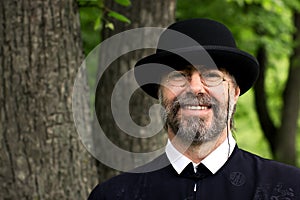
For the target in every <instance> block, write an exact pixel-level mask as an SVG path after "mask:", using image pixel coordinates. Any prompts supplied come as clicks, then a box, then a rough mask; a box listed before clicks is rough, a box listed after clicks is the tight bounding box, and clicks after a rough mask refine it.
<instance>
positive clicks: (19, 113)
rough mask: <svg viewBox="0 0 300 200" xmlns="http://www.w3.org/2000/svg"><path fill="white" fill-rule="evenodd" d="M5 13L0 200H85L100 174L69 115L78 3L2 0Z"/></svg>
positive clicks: (0, 55)
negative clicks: (96, 175)
mask: <svg viewBox="0 0 300 200" xmlns="http://www.w3.org/2000/svg"><path fill="white" fill-rule="evenodd" d="M0 10H1V11H0V26H1V28H0V48H1V49H0V63H1V67H0V74H1V79H0V87H1V92H0V105H1V112H0V113H1V123H0V133H1V134H0V141H1V146H0V150H1V151H0V165H1V167H0V184H1V187H0V194H1V199H30V200H31V199H49V200H53V199H85V198H86V197H87V195H88V193H89V192H90V190H91V189H92V187H93V186H94V184H95V181H96V180H95V179H93V174H94V173H96V172H95V167H94V165H93V160H92V159H91V158H90V156H89V155H88V154H87V152H86V150H85V149H84V148H83V145H82V144H81V142H80V141H79V139H78V135H77V133H76V129H75V126H74V122H73V118H72V105H71V103H72V89H73V81H74V77H75V75H76V72H77V69H78V68H79V66H80V64H81V62H82V59H83V53H82V47H81V37H80V27H79V17H78V13H77V5H76V1H75V0H65V1H61V0H43V1H40V0H21V1H18V0H2V1H1V2H0ZM82 95H84V93H83V94H82ZM82 109H83V110H84V109H85V108H82ZM83 113H87V112H83ZM88 118H89V115H87V116H85V117H84V119H86V120H87V122H88ZM86 126H87V130H88V126H89V124H86Z"/></svg>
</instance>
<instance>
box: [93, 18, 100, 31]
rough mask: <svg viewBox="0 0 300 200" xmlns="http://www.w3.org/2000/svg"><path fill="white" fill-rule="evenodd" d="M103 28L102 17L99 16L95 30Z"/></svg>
mask: <svg viewBox="0 0 300 200" xmlns="http://www.w3.org/2000/svg"><path fill="white" fill-rule="evenodd" d="M100 28H101V17H100V16H99V17H97V19H96V21H95V23H94V30H95V31H96V30H99V29H100Z"/></svg>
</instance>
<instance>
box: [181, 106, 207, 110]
mask: <svg viewBox="0 0 300 200" xmlns="http://www.w3.org/2000/svg"><path fill="white" fill-rule="evenodd" d="M185 108H186V109H189V110H206V109H208V107H207V106H186V107H185Z"/></svg>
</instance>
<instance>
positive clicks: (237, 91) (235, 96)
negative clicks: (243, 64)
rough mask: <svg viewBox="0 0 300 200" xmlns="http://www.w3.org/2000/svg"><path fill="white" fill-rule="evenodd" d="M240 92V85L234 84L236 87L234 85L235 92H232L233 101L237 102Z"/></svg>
mask: <svg viewBox="0 0 300 200" xmlns="http://www.w3.org/2000/svg"><path fill="white" fill-rule="evenodd" d="M240 92H241V90H240V87H239V86H236V87H235V93H234V102H235V103H236V102H237V100H238V99H239V97H240Z"/></svg>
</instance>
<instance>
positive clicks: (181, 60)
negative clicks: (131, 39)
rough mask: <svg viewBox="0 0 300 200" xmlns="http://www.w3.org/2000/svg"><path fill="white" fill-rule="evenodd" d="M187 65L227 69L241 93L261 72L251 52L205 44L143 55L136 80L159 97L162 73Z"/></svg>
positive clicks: (135, 72) (245, 90)
mask: <svg viewBox="0 0 300 200" xmlns="http://www.w3.org/2000/svg"><path fill="white" fill-rule="evenodd" d="M162 65H163V66H168V67H162ZM187 65H208V66H210V67H214V66H215V67H217V68H223V69H226V70H227V71H228V72H229V73H230V74H231V75H232V76H233V77H234V78H235V80H236V82H237V84H238V86H239V88H240V95H242V94H244V93H245V92H247V91H248V90H249V89H250V88H251V87H252V85H253V84H254V83H255V81H256V79H257V77H258V74H259V64H258V62H257V60H256V59H255V58H254V57H253V56H252V55H250V54H248V53H246V52H244V51H241V50H239V49H236V48H231V47H224V46H203V47H201V48H199V47H192V48H185V49H177V50H173V51H172V52H170V51H158V52H157V53H155V54H152V55H149V56H147V57H145V58H142V59H141V60H139V61H138V62H137V63H136V65H135V69H134V74H135V79H136V81H137V83H138V84H139V85H140V87H141V88H142V89H143V90H144V91H145V92H146V93H147V94H149V95H150V96H152V97H154V98H156V99H158V88H159V83H160V81H161V78H162V76H163V75H165V74H167V73H168V72H169V71H170V70H171V69H172V70H180V69H183V68H184V67H186V66H187Z"/></svg>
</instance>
